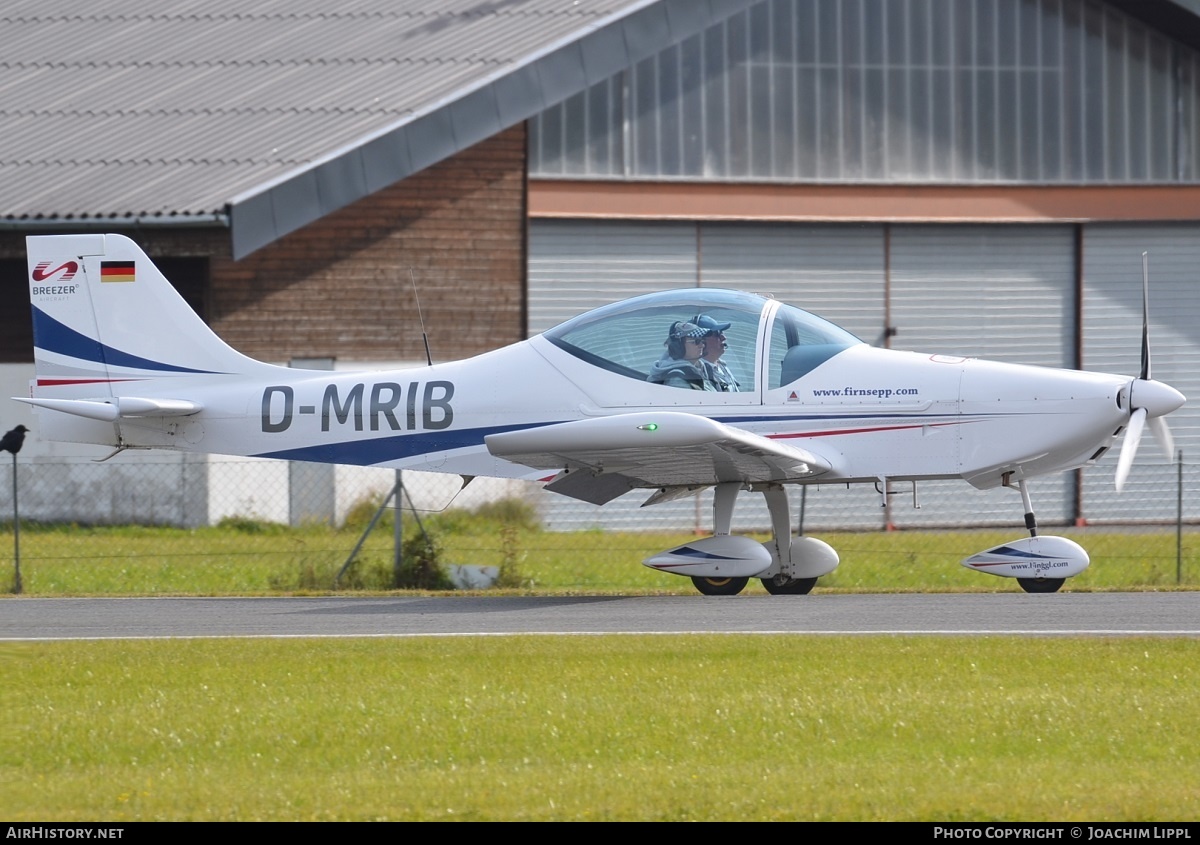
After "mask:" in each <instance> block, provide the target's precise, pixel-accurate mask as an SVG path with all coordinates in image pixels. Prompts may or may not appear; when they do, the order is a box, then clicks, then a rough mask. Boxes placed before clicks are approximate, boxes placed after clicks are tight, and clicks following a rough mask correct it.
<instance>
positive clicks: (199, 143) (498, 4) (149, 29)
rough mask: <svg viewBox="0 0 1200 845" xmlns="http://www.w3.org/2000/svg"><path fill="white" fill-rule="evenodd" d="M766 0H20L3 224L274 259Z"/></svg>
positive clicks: (0, 92) (8, 108) (0, 62)
mask: <svg viewBox="0 0 1200 845" xmlns="http://www.w3.org/2000/svg"><path fill="white" fill-rule="evenodd" d="M754 2H756V0H437V1H436V2H431V0H341V2H338V3H337V4H330V3H328V2H319V1H318V0H265V1H264V2H253V0H175V1H174V2H171V1H170V0H105V2H104V3H92V2H89V0H8V2H6V3H5V4H4V5H3V6H2V7H0V126H2V127H3V129H2V130H0V132H2V134H0V138H2V139H3V142H2V143H0V221H3V222H4V223H6V224H8V225H22V224H25V223H30V224H32V223H35V222H39V221H40V222H42V223H45V222H49V221H63V220H68V221H74V222H78V223H83V222H86V221H91V220H97V219H99V220H107V219H112V218H116V219H128V220H130V221H132V220H139V221H141V222H149V223H154V222H162V223H166V222H169V221H171V220H182V221H185V222H195V221H199V220H204V219H226V218H227V219H228V221H229V224H230V226H231V227H232V229H233V244H234V254H235V256H240V255H245V254H246V253H248V252H251V251H253V250H254V249H257V248H258V247H260V246H263V245H265V244H267V243H270V242H271V241H273V240H275V239H276V238H278V237H280V236H282V235H284V234H286V233H287V232H289V231H294V230H295V229H297V228H299V227H300V226H302V225H305V224H306V223H309V222H312V221H313V220H316V219H318V218H319V217H321V216H323V215H324V214H328V213H329V212H331V211H333V210H336V208H339V207H341V206H343V205H346V204H347V203H349V202H353V201H354V200H356V199H358V198H360V197H362V196H365V195H366V194H367V193H370V192H372V191H375V190H378V189H379V188H382V187H384V186H385V185H388V184H391V183H393V182H395V181H397V180H398V179H402V178H404V177H405V176H407V175H409V174H411V173H413V172H415V171H417V170H420V169H422V168H424V167H427V166H429V165H430V164H433V163H435V162H436V161H439V160H441V159H442V158H445V157H446V156H448V155H452V154H453V153H455V152H457V151H459V150H461V149H465V148H466V147H469V146H471V145H473V144H475V143H478V142H479V141H480V140H483V139H484V138H486V137H488V136H489V135H491V134H494V133H495V132H497V131H500V130H501V129H504V128H506V127H507V126H511V125H513V124H515V123H517V122H519V121H521V120H524V119H526V118H528V117H530V116H532V115H534V114H536V113H538V112H539V111H541V110H542V109H544V108H545V107H547V106H549V105H553V104H554V103H556V102H558V101H560V100H562V99H565V98H566V97H568V96H570V95H571V94H574V93H576V92H578V91H580V90H582V89H583V88H584V87H586V86H587V85H590V84H592V83H594V82H598V81H600V80H602V79H604V78H607V77H608V76H610V75H612V74H613V73H616V72H617V71H619V70H621V69H622V68H624V67H628V66H629V65H630V64H632V63H633V62H636V61H638V60H640V59H642V58H645V57H647V56H649V55H652V54H654V53H656V52H658V51H659V50H662V49H664V48H665V47H667V46H670V45H671V44H674V43H677V42H678V41H680V40H682V39H683V38H686V37H687V36H689V35H692V34H694V33H696V32H699V31H701V30H702V29H703V28H704V27H706V26H708V25H709V24H711V23H713V22H715V21H718V20H721V19H723V18H725V17H728V16H729V15H731V14H734V13H736V12H738V11H740V10H742V9H744V8H746V7H747V6H750V5H752V4H753V3H754Z"/></svg>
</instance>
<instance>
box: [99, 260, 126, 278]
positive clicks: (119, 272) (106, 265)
mask: <svg viewBox="0 0 1200 845" xmlns="http://www.w3.org/2000/svg"><path fill="white" fill-rule="evenodd" d="M133 264H134V263H133V262H132V261H101V262H100V281H102V282H132V281H133V280H134V277H133Z"/></svg>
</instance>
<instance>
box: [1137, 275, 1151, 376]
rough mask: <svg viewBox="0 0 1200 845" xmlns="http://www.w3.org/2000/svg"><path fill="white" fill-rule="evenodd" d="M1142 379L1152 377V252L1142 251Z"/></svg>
mask: <svg viewBox="0 0 1200 845" xmlns="http://www.w3.org/2000/svg"><path fill="white" fill-rule="evenodd" d="M1139 378H1141V379H1142V381H1149V379H1150V253H1148V252H1143V253H1142V374H1141V376H1139Z"/></svg>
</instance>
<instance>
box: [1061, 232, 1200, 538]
mask: <svg viewBox="0 0 1200 845" xmlns="http://www.w3.org/2000/svg"><path fill="white" fill-rule="evenodd" d="M1143 252H1147V253H1148V257H1149V268H1150V273H1149V278H1150V354H1151V363H1152V371H1151V375H1152V376H1153V377H1154V378H1157V379H1159V380H1160V381H1165V382H1166V383H1167V384H1170V385H1171V386H1172V387H1174V388H1176V389H1177V390H1179V391H1181V392H1182V393H1183V395H1184V396H1187V397H1188V398H1189V400H1190V401H1189V403H1188V404H1187V405H1184V406H1183V407H1182V408H1180V409H1179V410H1178V411H1176V412H1175V413H1173V414H1171V416H1170V417H1168V423H1169V425H1170V428H1171V434H1172V435H1173V436H1174V438H1175V450H1176V452H1177V453H1178V452H1179V451H1180V450H1182V451H1183V455H1184V480H1185V489H1184V495H1183V503H1184V517H1185V518H1189V519H1195V518H1196V517H1197V516H1200V503H1198V502H1197V498H1196V496H1195V495H1194V493H1189V492H1188V488H1189V487H1193V488H1194V485H1195V478H1194V476H1195V475H1196V474H1195V473H1194V472H1192V471H1190V470H1189V469H1188V467H1189V464H1196V463H1198V462H1200V328H1198V327H1200V225H1196V224H1174V225H1172V224H1156V225H1153V226H1151V225H1132V224H1125V225H1116V224H1113V225H1099V224H1097V225H1090V226H1087V227H1086V228H1085V230H1084V250H1083V270H1084V273H1083V325H1084V331H1083V339H1084V344H1083V365H1084V367H1085V368H1086V369H1089V370H1097V371H1100V372H1107V373H1118V374H1122V375H1125V374H1128V375H1129V376H1130V377H1131V378H1132V377H1134V376H1136V375H1137V374H1138V372H1139V371H1140V369H1141V336H1142V253H1143ZM1119 452H1120V442H1119V441H1118V442H1117V443H1115V444H1114V445H1113V448H1112V451H1111V452H1110V453H1109V454H1108V455H1106V456H1105V457H1104V458H1103V459H1102V460H1101V462H1100V463H1098V464H1097V465H1096V466H1095V467H1093V468H1090V469H1088V470H1086V471H1085V472H1084V485H1083V515H1084V518H1085V519H1087V520H1088V521H1089V522H1093V523H1103V522H1127V521H1149V522H1163V521H1170V520H1173V519H1174V518H1175V514H1176V511H1177V497H1178V496H1177V486H1178V485H1177V468H1176V467H1175V466H1173V465H1172V464H1171V463H1170V462H1169V461H1168V460H1167V458H1166V456H1165V455H1164V454H1163V453H1162V450H1161V449H1160V448H1159V446H1158V444H1157V442H1156V441H1155V440H1154V438H1153V436H1152V435H1151V434H1150V431H1149V429H1147V430H1146V432H1145V433H1144V434H1143V436H1142V442H1141V446H1140V448H1139V449H1138V452H1137V459H1136V460H1135V462H1134V466H1133V469H1132V471H1131V472H1130V474H1129V480H1128V482H1127V483H1126V485H1125V490H1124V492H1123V493H1121V494H1117V492H1116V490H1115V489H1114V487H1113V479H1114V476H1115V473H1116V466H1117V455H1118V454H1119Z"/></svg>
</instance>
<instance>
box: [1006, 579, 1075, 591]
mask: <svg viewBox="0 0 1200 845" xmlns="http://www.w3.org/2000/svg"><path fill="white" fill-rule="evenodd" d="M1066 581H1067V579H1066V578H1018V579H1017V583H1018V584H1020V585H1021V589H1022V590H1024V591H1025V592H1027V593H1057V592H1058V591H1059V588H1061V587H1062V585H1063V584H1065V583H1066Z"/></svg>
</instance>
